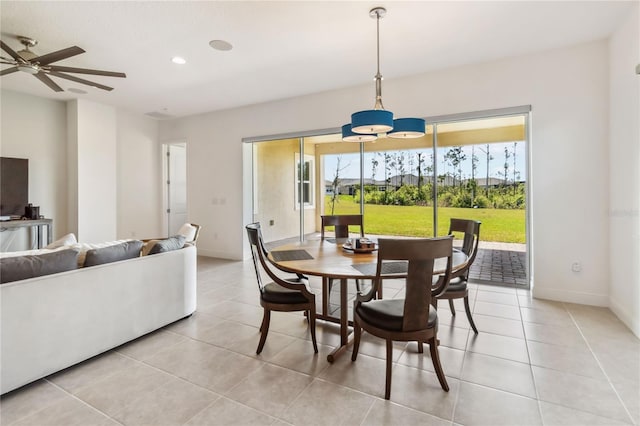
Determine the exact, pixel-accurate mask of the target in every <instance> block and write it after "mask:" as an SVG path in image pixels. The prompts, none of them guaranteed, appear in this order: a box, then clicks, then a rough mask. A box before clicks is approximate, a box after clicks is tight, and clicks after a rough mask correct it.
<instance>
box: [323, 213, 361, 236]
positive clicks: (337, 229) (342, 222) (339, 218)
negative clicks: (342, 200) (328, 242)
mask: <svg viewBox="0 0 640 426" xmlns="http://www.w3.org/2000/svg"><path fill="white" fill-rule="evenodd" d="M320 219H321V221H322V227H321V228H320V239H321V240H324V239H325V235H324V232H325V228H327V227H330V226H333V227H334V236H335V238H336V239H342V238H349V226H359V227H360V237H364V225H363V220H362V215H361V214H340V215H322V216H320Z"/></svg>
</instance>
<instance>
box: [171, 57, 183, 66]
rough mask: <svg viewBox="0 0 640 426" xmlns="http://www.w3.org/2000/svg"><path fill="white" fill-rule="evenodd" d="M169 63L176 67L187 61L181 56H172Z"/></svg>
mask: <svg viewBox="0 0 640 426" xmlns="http://www.w3.org/2000/svg"><path fill="white" fill-rule="evenodd" d="M171 62H173V63H174V64H178V65H184V64H186V63H187V60H186V59H184V58H183V57H181V56H174V57H173V58H171Z"/></svg>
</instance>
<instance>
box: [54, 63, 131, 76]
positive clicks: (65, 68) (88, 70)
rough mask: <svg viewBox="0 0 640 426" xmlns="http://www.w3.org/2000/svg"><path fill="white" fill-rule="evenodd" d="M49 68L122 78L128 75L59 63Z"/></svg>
mask: <svg viewBox="0 0 640 426" xmlns="http://www.w3.org/2000/svg"><path fill="white" fill-rule="evenodd" d="M49 68H50V69H51V71H61V72H73V73H77V74H92V75H104V76H107V77H122V78H124V77H126V76H127V75H126V74H125V73H123V72H114V71H101V70H90V69H87V68H74V67H62V66H58V65H49Z"/></svg>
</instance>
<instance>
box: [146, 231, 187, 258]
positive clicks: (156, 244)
mask: <svg viewBox="0 0 640 426" xmlns="http://www.w3.org/2000/svg"><path fill="white" fill-rule="evenodd" d="M185 240H186V239H185V237H184V235H174V236H173V237H169V238H165V239H163V240H151V241H149V242H147V245H146V246H145V248H144V250H143V251H142V255H143V256H146V255H148V254H157V253H165V252H168V251H172V250H179V249H181V248H182V247H184V243H185Z"/></svg>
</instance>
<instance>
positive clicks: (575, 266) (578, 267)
mask: <svg viewBox="0 0 640 426" xmlns="http://www.w3.org/2000/svg"><path fill="white" fill-rule="evenodd" d="M571 270H572V271H573V272H580V271H582V264H580V262H573V263H572V264H571Z"/></svg>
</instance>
